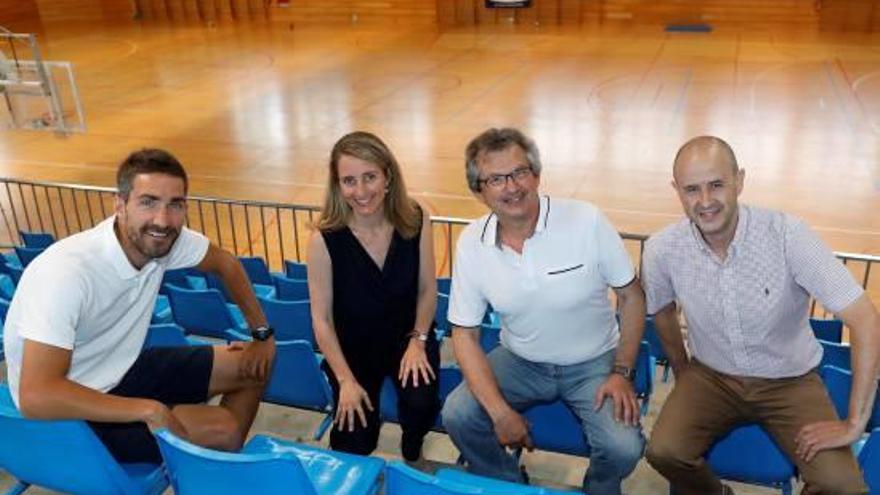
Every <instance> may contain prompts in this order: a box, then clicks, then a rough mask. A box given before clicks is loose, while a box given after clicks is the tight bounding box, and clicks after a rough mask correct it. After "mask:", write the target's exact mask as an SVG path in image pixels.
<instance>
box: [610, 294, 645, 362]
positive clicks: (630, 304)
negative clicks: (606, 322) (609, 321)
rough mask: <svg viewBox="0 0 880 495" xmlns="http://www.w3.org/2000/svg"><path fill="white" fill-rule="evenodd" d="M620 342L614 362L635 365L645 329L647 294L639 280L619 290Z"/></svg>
mask: <svg viewBox="0 0 880 495" xmlns="http://www.w3.org/2000/svg"><path fill="white" fill-rule="evenodd" d="M617 298H618V311H619V312H620V343H618V345H617V354H616V356H615V358H614V362H615V363H617V364H622V365H624V366H627V367H630V368H632V367H634V366H635V362H636V358H637V356H638V354H639V346H640V344H641V342H642V335H643V333H644V331H645V295H644V293H643V292H642V287H641V285H640V284H639V281H638V280H633V281H632V283H630V285H628V286H626V287H625V288H623V289H620V290H618V291H617Z"/></svg>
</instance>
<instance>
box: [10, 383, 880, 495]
mask: <svg viewBox="0 0 880 495" xmlns="http://www.w3.org/2000/svg"><path fill="white" fill-rule="evenodd" d="M0 436H2V438H3V439H4V441H3V442H0V466H2V467H3V468H4V469H6V470H7V471H8V472H9V473H10V474H11V475H12V476H14V477H15V478H16V479H17V485H16V486H15V487H14V488H13V490H12V491H11V492H10V493H21V492H22V491H24V489H26V488H27V487H28V486H29V485H31V484H34V485H38V486H42V487H45V488H49V489H53V490H59V491H64V492H67V493H74V494H80V493H81V494H98V495H101V494H151V495H152V494H158V493H162V492H163V491H164V490H165V489H166V487H167V486H168V484H169V482H170V484H171V486H172V487H173V488H174V490H175V493H180V494H187V493H204V492H210V493H219V494H225V493H230V494H231V493H252V492H257V493H282V492H284V493H308V494H315V495H318V494H346V493H358V494H359V493H364V494H373V493H377V491H378V489H379V485H380V482H379V474H380V473H381V472H382V471H383V465H384V462H383V461H382V460H380V459H376V458H371V457H361V456H354V455H350V454H343V453H338V452H330V451H326V450H323V449H320V448H317V447H312V446H307V445H302V444H297V443H294V442H290V441H287V440H282V439H278V438H272V437H268V436H263V435H257V436H255V437H253V438H252V439H251V440H250V441H249V442H248V444H247V445H246V446H245V447H244V448H243V449H242V451H241V452H239V453H228V452H217V451H211V450H208V449H204V448H201V447H198V446H195V445H192V444H189V443H188V442H185V441H183V440H181V439H179V438H176V437H174V436H173V435H172V434H171V433H169V432H167V431H164V430H163V431H160V432H158V438H159V442H160V450H161V451H162V454H163V457H164V459H165V461H166V466H165V468H163V467H161V466H152V465H145V464H119V463H117V462H116V461H115V460H114V459H112V457H111V456H110V455H109V454H108V453H107V451H106V449H105V448H104V447H103V445H102V444H101V443H100V441H98V440H97V438H96V437H95V436H94V434H93V433H92V431H91V429H90V428H88V427H87V426H86V425H85V423H83V422H82V421H40V420H28V419H23V418H21V416H20V415H19V414H18V411H17V410H16V409H15V407H14V406H13V405H12V403H11V398H10V397H9V394H8V389H7V388H6V387H5V385H2V386H0ZM763 442H771V443H770V444H771V445H773V444H772V441H770V440H769V437H767V436H766V434H765V433H764V432H763V430H761V429H760V428H757V427H755V426H748V427H740V428H737V429H735V430H734V431H733V432H731V433H730V434H729V435H728V436H727V437H725V438H724V439H722V440H721V441H720V442H719V443H718V444H716V446H715V447H713V449H712V450H711V451H710V453H709V456H708V462H709V464H710V465H711V466H712V467H713V470H714V471H715V472H716V473H717V474H718V475H719V476H721V477H723V478H725V479H733V480H739V481H746V482H754V481H756V480H758V481H760V480H769V479H782V480H786V481H785V482H784V483H785V486H783V484H782V483H776V484H775V485H776V486H777V487H778V488H782V489H783V493H790V489H791V488H790V480H791V478H792V477H793V476H794V475H795V472H794V469H793V467H791V466H790V464H789V465H786V464H785V463H780V462H768V461H775V460H776V459H774V456H781V455H782V454H781V452H778V449H777V450H773V449H771V451H770V452H766V451H764V450H762V449H760V448H758V447H759V446H760V445H762V443H763ZM724 444H728V445H729V447H734V446H736V447H737V448H735V449H733V448H727V449H724V448H723V447H721V445H724ZM744 449H748V450H744ZM856 449H857V456H858V459H859V462H860V465H861V466H862V469H863V470H864V473H865V477H866V481H867V482H868V484H869V486H870V488H871V492H870V493H871V494H872V495H877V494H880V428H878V429H876V430H874V431H873V432H871V433H870V435H869V436H867V437H866V438H865V439H864V440H863V441H861V442H860V443H859V444H858V445H857V446H856ZM745 451H748V452H749V453H750V455H748V456H743V455H742V453H743V452H745ZM783 459H784V458H783ZM384 471H385V484H384V486H385V493H386V494H388V495H395V494H401V495H403V494H419V495H447V494H449V495H452V494H489V493H493V494H510V495H513V494H539V493H547V494H550V493H560V492H556V491H553V490H548V489H545V488H537V487H525V486H519V485H512V484H509V483H504V482H499V481H496V480H489V479H485V478H480V477H477V476H473V475H468V474H465V473H461V472H458V471H453V470H441V471H439V472H438V473H437V474H436V475H435V476H431V475H427V474H424V473H421V472H418V471H415V470H412V469H410V468H407V467H406V466H404V465H402V464H400V463H398V462H393V463H390V464H389V465H387V466H384ZM166 472H167V478H166Z"/></svg>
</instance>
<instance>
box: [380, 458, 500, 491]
mask: <svg viewBox="0 0 880 495" xmlns="http://www.w3.org/2000/svg"><path fill="white" fill-rule="evenodd" d="M488 493H498V492H497V491H496V492H487V491H486V490H484V489H483V488H480V487H478V486H468V485H464V484H460V483H455V482H452V481H447V480H442V479H440V478H437V477H436V476H431V475H429V474H426V473H423V472H421V471H419V470H417V469H413V468H411V467H409V466H407V465H406V464H403V463H402V462H399V461H394V462H389V463H388V464H386V465H385V495H412V494H418V495H477V494H488ZM513 493H514V492H501V493H500V494H499V495H507V494H510V495H513Z"/></svg>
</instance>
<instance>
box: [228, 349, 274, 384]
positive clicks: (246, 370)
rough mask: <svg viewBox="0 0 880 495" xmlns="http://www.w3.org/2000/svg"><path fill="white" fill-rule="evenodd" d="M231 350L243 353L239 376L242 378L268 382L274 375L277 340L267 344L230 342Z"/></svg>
mask: <svg viewBox="0 0 880 495" xmlns="http://www.w3.org/2000/svg"><path fill="white" fill-rule="evenodd" d="M229 350H232V351H241V352H242V354H241V358H240V359H239V365H238V375H239V376H240V377H242V378H247V379H250V380H256V381H259V382H263V381H268V380H269V375H270V374H271V373H272V361H273V360H274V359H275V339H274V338H270V339H269V340H267V341H265V342H260V341H256V340H255V341H253V342H247V343H244V342H230V344H229Z"/></svg>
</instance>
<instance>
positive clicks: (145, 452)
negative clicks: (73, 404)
mask: <svg viewBox="0 0 880 495" xmlns="http://www.w3.org/2000/svg"><path fill="white" fill-rule="evenodd" d="M213 367H214V349H213V348H212V347H211V346H192V347H154V348H150V349H145V350H144V351H143V352H142V353H141V355H140V356H138V358H137V360H136V361H135V362H134V364H133V365H131V368H129V369H128V371H127V372H126V373H125V376H124V377H122V381H120V382H119V384H118V385H116V387H114V388H113V389H112V390H110V391H109V392H107V393H108V394H111V395H119V396H122V397H137V398H141V399H153V400H157V401H159V402H161V403H163V404H165V405H167V406H168V407H174V406H176V405H178V404H201V403H204V402H206V401H207V400H208V398H209V397H208V385H209V383H210V381H211V371H212V369H213ZM88 424H89V426H91V427H92V430H94V432H95V434H96V435H97V436H98V438H99V439H100V440H101V442H103V443H104V445H105V446H106V447H107V450H109V451H110V453H111V454H113V457H115V458H116V460H117V461H119V462H131V463H134V462H146V463H152V464H160V463H161V462H162V456H161V455H160V454H159V446H158V444H157V443H156V439H155V437H153V434H152V433H150V429H149V428H147V425H146V423H144V422H141V421H139V422H135V423H100V422H94V421H89V422H88Z"/></svg>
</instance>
